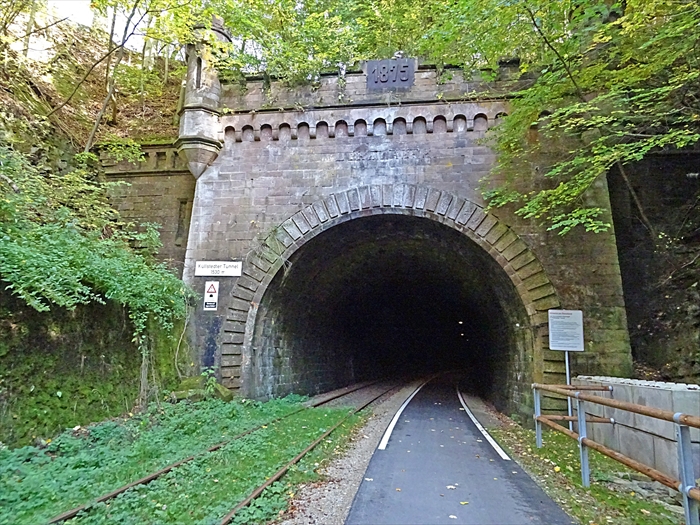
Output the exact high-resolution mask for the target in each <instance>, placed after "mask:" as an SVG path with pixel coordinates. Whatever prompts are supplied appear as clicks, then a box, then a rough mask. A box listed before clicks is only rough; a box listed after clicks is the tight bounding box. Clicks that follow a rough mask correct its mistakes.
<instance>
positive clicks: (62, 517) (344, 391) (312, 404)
mask: <svg viewBox="0 0 700 525" xmlns="http://www.w3.org/2000/svg"><path fill="white" fill-rule="evenodd" d="M380 381H381V380H380V379H378V380H376V381H365V382H363V383H356V384H355V385H351V386H347V387H343V388H339V389H337V390H333V391H331V392H328V393H326V394H321V395H320V396H317V398H315V399H312V400H309V401H307V402H306V403H304V404H303V406H302V407H301V408H298V409H297V410H293V411H292V412H290V413H288V414H285V415H283V416H280V417H277V418H275V419H272V420H270V421H267V422H265V423H262V424H260V425H258V426H256V427H252V428H249V429H248V430H245V431H243V432H241V433H240V434H236V435H235V436H234V437H232V438H231V439H228V440H226V441H222V442H221V443H217V444H216V445H213V446H211V447H209V448H207V449H206V450H203V451H201V452H198V453H196V454H193V455H191V456H188V457H186V458H184V459H181V460H179V461H176V462H175V463H171V464H170V465H168V466H166V467H164V468H162V469H160V470H158V471H156V472H153V473H151V474H148V475H147V476H144V477H142V478H140V479H137V480H136V481H132V482H131V483H128V484H126V485H124V486H122V487H119V488H118V489H115V490H113V491H111V492H108V493H106V494H103V495H102V496H100V497H98V498H96V499H94V500H91V501H89V502H88V503H84V504H83V505H80V506H78V507H75V508H72V509H70V510H67V511H65V512H63V513H61V514H58V515H57V516H54V517H53V518H51V519H50V520H49V521H48V522H47V525H53V524H54V523H61V522H62V521H66V520H68V519H71V518H74V517H75V516H77V515H78V514H79V513H80V512H82V511H84V510H87V509H89V508H90V507H92V506H93V505H95V504H96V503H102V502H105V501H109V500H110V499H113V498H115V497H117V496H118V495H119V494H123V493H124V492H126V491H128V490H130V489H132V488H134V487H136V486H138V485H146V484H147V483H150V482H151V481H153V480H154V479H156V478H159V477H160V476H162V475H163V474H167V473H168V472H170V471H171V470H174V469H176V468H177V467H180V466H182V465H184V464H185V463H189V462H190V461H192V460H194V459H197V458H199V457H201V456H204V455H206V454H210V453H211V452H215V451H217V450H219V449H220V448H221V447H223V446H225V445H228V444H229V443H232V442H233V441H236V440H237V439H241V438H243V437H245V436H247V435H249V434H252V433H253V432H256V431H258V430H260V429H262V428H263V427H266V426H268V425H272V424H274V423H277V422H279V421H281V420H283V419H286V418H288V417H291V416H294V415H296V414H298V413H299V412H303V411H304V410H308V409H309V408H316V407H319V406H322V405H325V404H326V403H329V402H330V401H333V400H335V399H338V398H340V397H343V396H346V395H348V394H351V393H353V392H356V391H357V390H361V389H363V388H367V387H369V386H372V385H374V384H377V383H379V382H380Z"/></svg>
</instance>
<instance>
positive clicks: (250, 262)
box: [227, 183, 560, 377]
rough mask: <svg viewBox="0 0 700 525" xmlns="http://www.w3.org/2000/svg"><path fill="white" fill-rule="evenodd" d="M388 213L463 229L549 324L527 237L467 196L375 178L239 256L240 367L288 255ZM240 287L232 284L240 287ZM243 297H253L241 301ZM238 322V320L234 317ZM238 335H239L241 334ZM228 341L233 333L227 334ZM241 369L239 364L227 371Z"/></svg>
mask: <svg viewBox="0 0 700 525" xmlns="http://www.w3.org/2000/svg"><path fill="white" fill-rule="evenodd" d="M381 214H389V215H391V214H393V215H410V216H415V217H423V218H426V219H428V220H433V221H436V222H440V223H442V224H444V225H446V226H448V227H450V228H453V229H455V230H457V231H459V232H461V233H462V234H464V235H466V236H467V237H469V239H471V240H472V241H473V242H474V243H476V244H477V245H479V246H480V247H481V248H482V249H483V250H484V251H486V252H487V253H488V254H489V256H490V257H491V258H492V259H493V260H494V261H495V262H496V263H497V264H498V265H499V266H500V267H501V268H502V269H503V271H504V272H505V273H506V274H507V275H508V277H509V278H510V280H511V282H512V283H513V286H514V287H515V290H516V291H517V294H518V295H519V297H520V299H521V300H522V302H523V306H524V308H525V310H526V312H527V314H528V316H529V319H530V324H531V326H532V327H533V328H539V327H542V326H543V324H546V320H544V317H543V315H544V316H546V310H548V309H551V308H557V307H559V306H560V302H559V298H558V295H557V293H556V289H555V288H554V286H553V285H552V283H551V282H550V280H549V278H548V276H547V274H546V272H545V270H544V267H543V266H542V264H541V263H540V262H539V260H538V258H537V256H536V255H535V253H534V252H533V251H532V250H531V249H530V247H529V246H528V245H527V243H526V242H525V241H524V240H523V239H522V238H520V237H519V236H518V234H517V233H516V232H514V231H513V230H512V229H511V228H510V227H509V226H508V224H506V223H505V222H503V221H501V220H500V219H499V218H498V216H497V215H495V214H493V213H491V212H489V211H488V210H486V209H485V208H484V207H482V206H480V205H479V204H476V203H474V202H472V201H470V200H469V199H467V198H465V197H462V196H459V195H456V194H454V193H451V192H447V191H442V190H439V189H436V188H432V187H429V186H424V185H419V184H406V183H398V184H372V185H364V186H357V187H353V188H350V189H347V190H343V191H340V192H335V193H332V194H330V195H328V196H326V197H324V198H320V199H318V200H317V201H315V202H313V203H312V204H309V205H307V206H305V207H304V208H303V209H301V210H299V211H297V212H296V213H294V214H293V215H291V216H290V217H288V218H286V219H285V220H283V221H281V222H280V223H279V226H277V227H276V228H275V229H274V230H273V231H271V232H270V233H269V234H268V235H267V237H266V238H265V239H264V240H263V241H262V243H261V244H260V246H258V247H257V248H256V249H255V250H251V252H250V253H249V254H248V256H247V257H246V258H245V261H244V270H243V273H244V276H245V277H246V279H245V280H242V281H239V282H237V283H236V284H235V285H234V290H233V292H232V293H233V297H234V298H236V299H235V303H234V304H232V305H231V306H230V307H229V312H228V315H227V318H228V320H229V321H234V320H236V321H237V320H240V319H241V318H242V317H245V318H246V319H247V321H246V322H245V333H244V335H243V337H242V338H241V337H240V336H239V335H235V336H231V338H232V339H234V340H235V350H233V348H234V346H233V345H231V347H230V348H231V350H229V352H234V351H235V353H236V354H238V353H239V352H240V353H241V354H242V358H241V359H240V360H238V359H237V358H236V359H233V358H231V359H230V361H231V362H236V363H239V362H240V363H241V364H240V365H236V366H240V367H243V368H245V366H246V363H247V362H249V359H247V356H248V355H250V352H251V351H252V349H251V348H249V347H250V345H251V344H252V340H253V331H254V327H255V316H256V312H257V306H258V305H259V304H260V302H261V300H262V298H263V296H264V294H265V292H266V290H267V288H268V286H269V284H270V282H271V281H272V279H273V278H274V276H275V275H276V274H277V272H278V271H280V270H282V271H284V268H285V267H286V266H288V265H289V264H291V263H290V259H291V258H292V255H293V254H294V253H295V252H296V251H297V250H298V249H299V248H301V247H302V246H303V245H304V244H306V243H307V242H309V241H310V240H311V239H313V238H314V237H316V236H317V235H319V234H320V233H322V232H324V231H326V230H328V229H330V228H333V227H335V226H337V225H339V224H342V223H344V222H347V221H351V220H355V219H359V218H362V217H367V216H371V215H381ZM239 287H240V288H245V289H242V290H237V288H239ZM243 298H250V299H249V301H247V302H246V301H245V300H244V299H243ZM236 326H237V327H238V326H239V325H236ZM241 339H242V340H241ZM232 343H233V341H232ZM228 374H229V375H231V376H235V377H245V376H246V374H245V373H244V372H243V370H240V369H239V370H235V371H230V372H228Z"/></svg>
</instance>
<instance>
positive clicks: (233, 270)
mask: <svg viewBox="0 0 700 525" xmlns="http://www.w3.org/2000/svg"><path fill="white" fill-rule="evenodd" d="M242 273H243V263H242V262H241V261H197V262H196V263H195V266H194V275H195V277H240V276H241V274H242Z"/></svg>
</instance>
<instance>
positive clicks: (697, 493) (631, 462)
mask: <svg viewBox="0 0 700 525" xmlns="http://www.w3.org/2000/svg"><path fill="white" fill-rule="evenodd" d="M535 419H536V420H537V421H539V422H540V423H543V424H544V425H546V426H548V427H550V428H551V429H553V430H556V431H557V432H561V433H562V434H566V435H567V436H569V437H570V438H571V439H574V440H576V441H580V442H581V443H583V444H584V445H585V446H587V447H589V448H592V449H593V450H597V451H598V452H600V453H601V454H603V455H605V456H608V457H609V458H612V459H614V460H615V461H618V462H620V463H622V464H623V465H626V466H628V467H630V468H631V469H633V470H636V471H637V472H641V473H642V474H645V475H647V476H649V477H650V478H651V479H653V480H655V481H658V482H659V483H661V484H662V485H665V486H667V487H668V488H671V489H673V490H676V491H677V490H678V486H679V485H680V484H681V482H680V480H677V479H674V478H672V477H671V476H668V475H666V474H664V473H663V472H661V471H660V470H656V469H655V468H652V467H650V466H648V465H645V464H644V463H641V462H639V461H637V460H635V459H632V458H630V457H628V456H625V455H624V454H620V453H619V452H617V451H615V450H613V449H611V448H608V447H606V446H605V445H601V444H600V443H598V442H597V441H593V440H591V439H589V438H586V437H585V438H581V439H579V435H578V434H577V433H576V432H573V431H572V430H569V429H568V428H566V427H563V426H561V425H557V424H556V423H554V422H553V421H551V420H550V419H549V418H548V417H547V416H539V417H537V418H535ZM688 496H689V497H691V498H693V499H694V500H697V501H700V489H698V488H691V489H690V490H689V491H688Z"/></svg>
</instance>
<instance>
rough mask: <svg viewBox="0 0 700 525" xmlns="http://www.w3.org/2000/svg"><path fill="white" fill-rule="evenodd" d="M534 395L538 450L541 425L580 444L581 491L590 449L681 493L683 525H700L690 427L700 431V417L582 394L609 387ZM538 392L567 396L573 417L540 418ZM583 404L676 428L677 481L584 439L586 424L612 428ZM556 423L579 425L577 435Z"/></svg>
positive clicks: (539, 387) (558, 388)
mask: <svg viewBox="0 0 700 525" xmlns="http://www.w3.org/2000/svg"><path fill="white" fill-rule="evenodd" d="M532 389H533V391H534V394H535V434H536V440H537V448H542V425H545V426H547V427H549V428H551V429H553V430H556V431H557V432H561V433H562V434H566V435H567V436H569V437H570V438H572V439H575V440H576V441H578V443H579V454H580V458H581V480H582V482H583V486H584V487H590V485H591V481H590V475H591V474H590V468H589V465H588V449H589V448H592V449H593V450H597V451H598V452H600V453H601V454H604V455H605V456H608V457H609V458H612V459H614V460H616V461H618V462H620V463H622V464H623V465H626V466H628V467H630V468H631V469H634V470H636V471H638V472H641V473H642V474H645V475H647V476H649V477H650V478H651V479H653V480H655V481H658V482H659V483H661V484H663V485H665V486H667V487H669V488H672V489H674V490H677V491H678V492H680V493H681V496H682V499H683V509H684V511H685V522H686V525H700V514H699V512H700V488H698V487H696V486H695V474H694V472H693V456H692V451H691V440H690V427H694V428H700V417H698V416H694V415H690V414H683V413H681V412H678V413H675V414H674V413H673V412H671V411H668V410H661V409H659V408H654V407H647V406H644V405H637V404H635V403H627V402H625V401H618V400H616V399H608V398H605V397H600V396H596V395H591V394H585V393H583V392H585V391H605V392H612V389H613V388H612V387H611V386H608V387H597V386H576V385H543V384H539V383H535V384H533V385H532ZM541 392H551V393H553V394H559V395H562V396H566V397H567V399H573V400H574V401H575V403H576V405H575V406H576V412H577V415H576V416H558V415H548V416H544V415H542V402H541ZM586 403H594V404H598V405H604V406H608V407H611V408H617V409H619V410H626V411H628V412H633V413H635V414H640V415H643V416H648V417H652V418H655V419H661V420H664V421H670V422H672V423H675V426H676V441H677V443H678V472H679V474H680V478H681V479H680V480H678V479H675V478H673V477H671V476H669V475H667V474H664V473H663V472H661V471H660V470H656V469H655V468H652V467H650V466H648V465H645V464H644V463H641V462H639V461H637V460H635V459H632V458H630V457H628V456H625V455H624V454H621V453H619V452H617V451H615V450H613V449H611V448H608V447H606V446H605V445H602V444H600V443H598V442H596V441H593V440H592V439H590V438H588V437H587V433H586V425H587V424H588V423H608V424H615V420H614V419H612V418H604V417H590V416H589V417H587V416H586V409H585V404H586ZM555 421H575V422H577V423H578V434H577V433H576V432H573V431H572V430H570V429H568V428H566V427H563V426H561V425H558V424H556V423H555Z"/></svg>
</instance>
